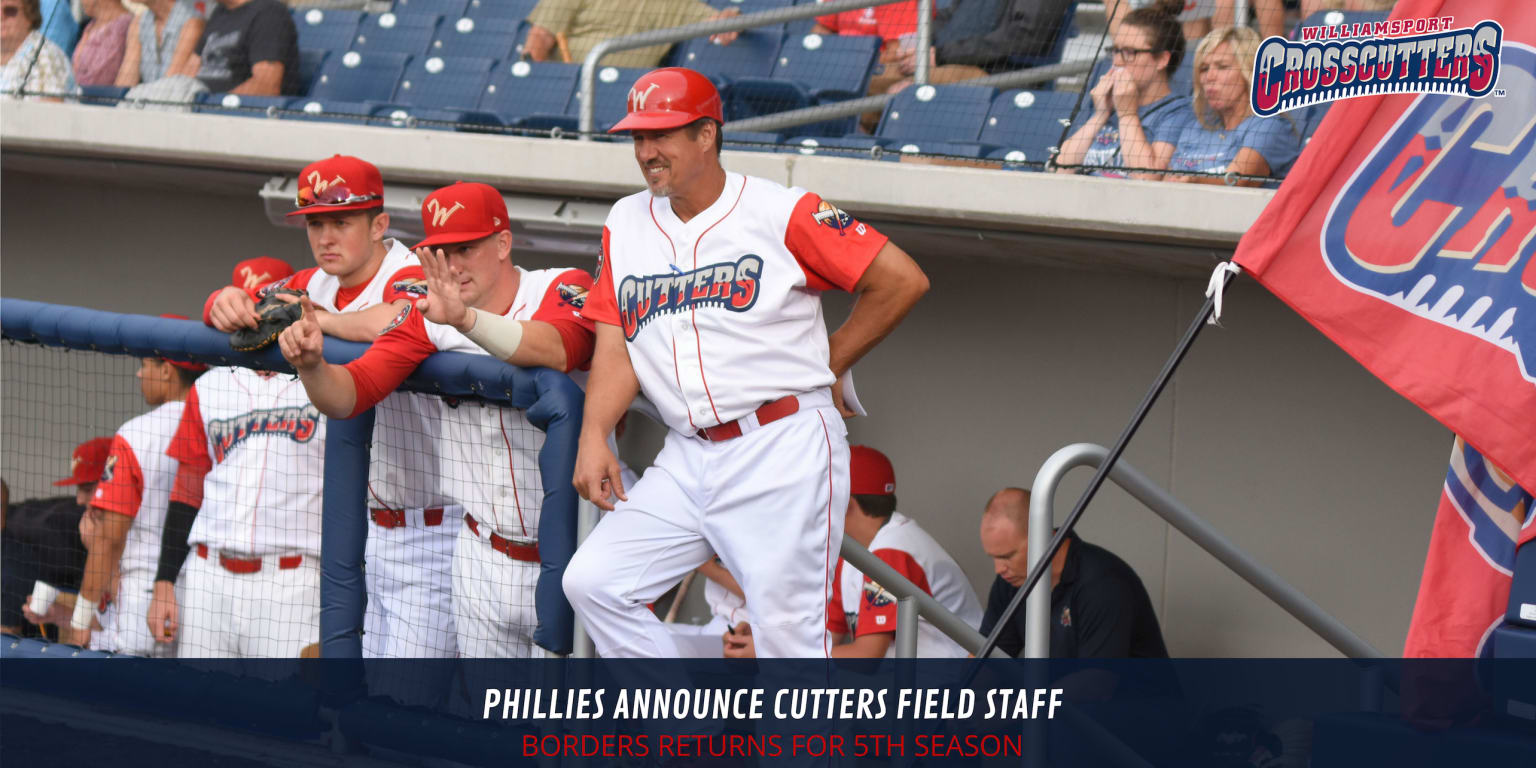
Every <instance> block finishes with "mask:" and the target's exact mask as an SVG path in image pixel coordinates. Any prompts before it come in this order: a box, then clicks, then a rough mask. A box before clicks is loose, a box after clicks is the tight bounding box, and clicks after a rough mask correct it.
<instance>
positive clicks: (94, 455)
mask: <svg viewBox="0 0 1536 768" xmlns="http://www.w3.org/2000/svg"><path fill="white" fill-rule="evenodd" d="M111 451H112V438H110V437H93V438H91V439H90V440H87V441H85V442H83V443H81V444H79V445H77V446H75V452H74V453H73V454H71V455H70V457H69V477H66V478H64V479H63V480H59V481H57V482H55V483H54V485H84V484H85V483H94V482H96V481H97V480H100V479H101V470H102V468H103V467H105V466H106V465H107V454H108V453H110V452H111Z"/></svg>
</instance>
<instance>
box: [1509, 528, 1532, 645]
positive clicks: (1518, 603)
mask: <svg viewBox="0 0 1536 768" xmlns="http://www.w3.org/2000/svg"><path fill="white" fill-rule="evenodd" d="M1527 514H1530V512H1529V511H1527ZM1505 620H1506V621H1508V622H1509V623H1510V624H1518V625H1520V626H1523V627H1526V628H1527V629H1536V543H1531V542H1527V543H1526V544H1525V546H1523V547H1521V548H1520V549H1519V550H1517V551H1516V552H1515V569H1514V578H1513V579H1512V580H1511V583H1510V587H1509V612H1508V613H1507V614H1506V615H1505Z"/></svg>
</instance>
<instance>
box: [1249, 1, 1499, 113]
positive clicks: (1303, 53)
mask: <svg viewBox="0 0 1536 768" xmlns="http://www.w3.org/2000/svg"><path fill="white" fill-rule="evenodd" d="M1451 21H1452V19H1450V18H1446V19H1394V20H1391V21H1379V22H1374V23H1371V24H1367V23H1359V24H1353V25H1347V24H1346V25H1340V26H1338V27H1305V28H1303V29H1302V42H1292V41H1290V40H1287V39H1285V38H1283V37H1271V38H1269V39H1267V40H1265V41H1264V42H1263V43H1261V44H1260V45H1259V53H1258V55H1257V56H1255V57H1254V60H1253V93H1252V99H1251V101H1252V105H1253V111H1254V113H1256V114H1258V115H1260V116H1263V117H1268V116H1270V115H1273V114H1275V113H1277V112H1284V111H1286V110H1289V109H1296V108H1297V107H1305V106H1308V105H1311V104H1317V103H1320V102H1324V101H1334V100H1336V99H1347V98H1349V97H1351V96H1368V95H1377V94H1387V93H1436V94H1454V95H1457V96H1472V97H1481V96H1486V95H1488V94H1489V93H1491V92H1492V91H1493V88H1494V85H1495V84H1496V83H1498V81H1499V66H1500V65H1499V59H1500V57H1499V52H1500V49H1501V45H1502V43H1503V40H1504V28H1503V27H1500V26H1499V24H1498V22H1495V21H1481V22H1478V24H1477V26H1474V27H1469V28H1466V29H1449V28H1448V25H1449V24H1450V23H1451ZM1426 30H1430V31H1428V32H1427V33H1425V34H1416V33H1424V32H1426ZM1436 30H1438V31H1436ZM1397 35H1405V36H1404V37H1397ZM1339 37H1347V38H1349V39H1327V38H1339Z"/></svg>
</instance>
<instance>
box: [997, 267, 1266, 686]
mask: <svg viewBox="0 0 1536 768" xmlns="http://www.w3.org/2000/svg"><path fill="white" fill-rule="evenodd" d="M1239 271H1240V270H1239V269H1238V268H1237V266H1236V265H1234V264H1232V263H1231V262H1224V263H1223V264H1221V265H1220V266H1218V267H1217V268H1216V272H1215V274H1213V275H1211V282H1210V285H1209V286H1208V287H1207V288H1206V292H1205V294H1206V299H1205V306H1203V307H1201V308H1200V313H1199V314H1198V315H1197V316H1196V317H1195V320H1194V322H1193V323H1190V325H1189V329H1188V330H1186V331H1184V337H1183V338H1181V339H1179V344H1178V346H1177V347H1176V348H1175V349H1174V350H1173V355H1171V356H1170V357H1169V358H1168V361H1167V362H1165V363H1163V370H1161V371H1159V372H1158V374H1157V378H1156V379H1155V380H1154V381H1153V382H1152V388H1151V389H1149V390H1147V394H1146V395H1145V396H1144V397H1142V399H1141V404H1140V405H1138V406H1136V411H1135V413H1133V414H1132V415H1131V422H1130V423H1129V424H1126V425H1125V429H1124V430H1122V431H1121V432H1120V437H1119V439H1117V440H1116V441H1115V444H1114V447H1112V448H1110V449H1109V454H1108V455H1107V456H1105V457H1104V463H1103V464H1100V465H1099V468H1098V469H1097V470H1096V471H1095V472H1094V473H1093V479H1092V480H1090V481H1089V482H1088V487H1087V488H1085V489H1083V495H1082V496H1080V497H1078V499H1077V504H1075V505H1074V506H1073V507H1072V513H1071V514H1069V515H1067V519H1066V521H1064V522H1063V523H1062V524H1061V528H1059V529H1058V530H1057V531H1056V535H1055V536H1054V537H1052V538H1051V543H1050V546H1048V547H1046V549H1045V556H1044V557H1042V558H1040V561H1039V562H1037V563H1035V566H1034V567H1033V568H1031V569H1030V571H1029V577H1028V578H1026V579H1025V580H1024V585H1023V586H1022V587H1020V588H1019V590H1018V592H1016V593H1014V595H1013V600H1012V601H1010V602H1009V603H1008V607H1007V608H1006V609H1004V610H1003V613H1002V615H1001V616H999V617H998V618H997V623H995V624H993V625H992V632H991V633H990V634H988V635H987V640H986V642H984V643H982V644H981V649H980V650H979V651H977V652H976V658H978V659H985V658H987V656H988V655H990V654H991V653H992V649H993V648H995V647H996V646H997V638H998V637H999V636H1000V635H1002V633H1003V628H1004V627H1006V626H1008V621H1009V620H1010V619H1012V618H1013V614H1014V613H1015V612H1017V611H1018V610H1019V606H1020V604H1022V603H1023V602H1024V598H1025V597H1026V596H1028V595H1029V593H1030V591H1032V590H1033V589H1034V588H1035V584H1037V583H1038V582H1039V581H1040V578H1041V577H1042V576H1044V575H1045V572H1046V569H1048V568H1050V567H1051V560H1052V558H1054V557H1056V552H1057V551H1058V550H1060V549H1061V544H1062V542H1064V541H1066V539H1067V534H1069V533H1071V532H1072V528H1073V526H1075V525H1077V521H1078V518H1081V517H1082V516H1083V510H1085V509H1087V508H1088V502H1090V501H1092V500H1093V497H1094V495H1095V494H1097V493H1098V492H1099V488H1100V487H1101V486H1103V485H1104V479H1105V478H1106V477H1109V470H1110V468H1111V467H1113V466H1115V462H1117V461H1119V460H1120V454H1122V453H1125V447H1126V445H1128V444H1129V443H1130V442H1131V438H1132V437H1134V436H1135V435H1136V430H1138V429H1140V428H1141V423H1142V422H1143V421H1145V420H1146V418H1147V413H1148V412H1149V411H1151V410H1152V406H1153V404H1155V403H1156V402H1157V398H1158V396H1159V395H1161V394H1162V393H1163V388H1164V387H1166V386H1168V380H1169V379H1171V378H1173V372H1174V371H1175V370H1177V369H1178V367H1179V363H1182V362H1183V361H1184V355H1186V354H1188V353H1189V348H1190V347H1192V346H1194V343H1195V337H1197V336H1199V335H1200V330H1201V329H1202V328H1204V327H1205V325H1206V321H1208V320H1210V319H1211V317H1212V315H1213V314H1214V316H1215V317H1216V318H1218V319H1219V318H1220V317H1221V298H1222V293H1223V292H1224V291H1225V290H1226V288H1227V286H1228V285H1229V284H1231V282H1232V278H1234V277H1236V276H1237V274H1238V272H1239ZM1047 655H1049V654H1047Z"/></svg>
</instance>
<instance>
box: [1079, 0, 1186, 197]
mask: <svg viewBox="0 0 1536 768" xmlns="http://www.w3.org/2000/svg"><path fill="white" fill-rule="evenodd" d="M1109 51H1110V55H1111V56H1112V57H1113V64H1114V66H1113V67H1111V68H1110V70H1109V71H1108V72H1105V73H1104V76H1103V77H1101V78H1099V82H1098V84H1097V85H1095V86H1094V87H1093V90H1092V91H1091V92H1090V93H1089V95H1090V96H1091V97H1092V98H1093V114H1092V115H1091V116H1090V117H1089V118H1088V122H1086V123H1084V124H1083V126H1082V127H1081V128H1079V129H1077V131H1076V132H1075V133H1073V134H1072V137H1071V138H1070V139H1067V140H1066V142H1064V143H1063V144H1062V146H1061V154H1060V155H1058V156H1057V158H1056V164H1057V165H1058V166H1061V168H1060V169H1059V170H1058V171H1057V172H1058V173H1093V174H1097V175H1101V176H1116V177H1124V176H1126V175H1131V176H1134V177H1135V178H1138V179H1151V180H1157V179H1160V178H1162V174H1161V173H1156V172H1153V171H1155V170H1161V169H1162V168H1164V167H1165V166H1167V164H1168V158H1169V157H1171V156H1172V155H1173V148H1174V144H1175V143H1176V142H1177V141H1178V138H1179V134H1180V133H1181V132H1182V131H1183V130H1184V127H1185V126H1186V125H1188V124H1190V123H1193V122H1194V113H1193V112H1192V111H1191V110H1190V105H1189V99H1187V98H1185V97H1183V96H1180V95H1176V94H1174V93H1172V92H1171V91H1170V90H1169V88H1168V78H1169V76H1170V75H1171V74H1173V71H1174V70H1175V69H1177V68H1178V66H1179V61H1180V60H1182V59H1183V58H1184V34H1183V32H1182V31H1181V30H1180V27H1179V23H1178V21H1177V20H1175V19H1174V17H1173V16H1171V15H1169V14H1168V13H1167V12H1166V11H1164V10H1162V9H1161V7H1159V6H1149V7H1146V8H1139V9H1137V10H1134V11H1131V12H1130V13H1127V14H1126V15H1125V17H1124V18H1122V19H1121V20H1120V25H1119V27H1118V28H1116V30H1115V47H1113V48H1110V49H1109ZM1133 169H1142V170H1143V171H1144V172H1142V173H1128V172H1129V171H1130V170H1133Z"/></svg>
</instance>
